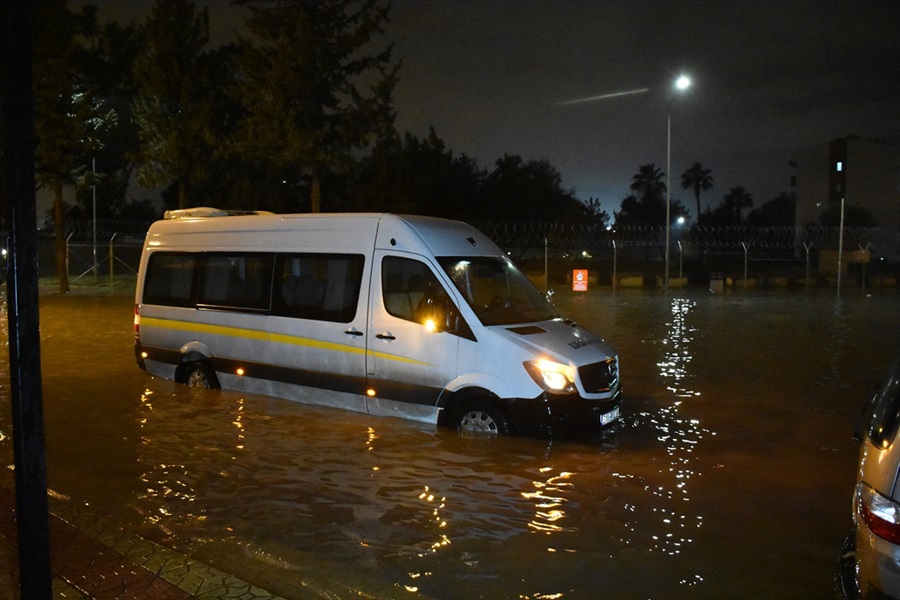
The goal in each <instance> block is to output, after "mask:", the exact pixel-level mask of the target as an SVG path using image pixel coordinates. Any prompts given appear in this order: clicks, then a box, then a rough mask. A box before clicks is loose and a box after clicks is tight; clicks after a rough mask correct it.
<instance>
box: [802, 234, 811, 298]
mask: <svg viewBox="0 0 900 600" xmlns="http://www.w3.org/2000/svg"><path fill="white" fill-rule="evenodd" d="M803 247H804V248H805V249H806V279H804V280H803V281H804V284H805V287H806V288H807V289H809V251H810V250H811V249H812V247H813V245H812V244H810V243H807V242H803Z"/></svg>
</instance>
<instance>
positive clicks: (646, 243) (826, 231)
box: [38, 219, 900, 250]
mask: <svg viewBox="0 0 900 600" xmlns="http://www.w3.org/2000/svg"><path fill="white" fill-rule="evenodd" d="M151 223H152V221H141V220H137V221H123V220H118V219H98V220H97V221H96V228H97V234H96V235H97V239H98V240H101V241H108V240H109V239H111V238H112V237H113V236H115V237H116V239H119V240H123V241H124V238H137V239H138V240H141V241H142V240H143V239H144V236H145V235H146V233H147V229H148V228H149V227H150V224H151ZM476 227H477V228H478V229H479V230H480V231H481V232H482V233H484V234H485V235H487V236H488V237H489V238H491V239H492V240H493V241H494V242H495V243H497V244H498V245H499V246H501V247H523V246H540V247H543V246H545V245H547V246H550V247H569V246H573V247H574V246H586V247H595V248H612V247H613V246H614V245H615V247H617V248H625V247H634V248H650V247H661V246H664V245H665V239H666V230H665V227H649V226H627V227H615V228H611V229H607V228H605V227H599V226H594V225H578V224H571V223H555V222H542V223H538V222H535V223H499V222H486V223H479V224H477V225H476ZM38 234H39V236H41V237H53V236H54V235H55V230H54V224H53V220H52V219H45V220H44V221H42V222H41V223H40V224H39V227H38ZM840 234H841V232H840V227H823V226H818V225H815V226H812V225H811V226H802V227H751V226H732V227H713V226H705V225H697V226H694V227H690V228H682V227H678V226H675V227H673V228H672V230H671V232H670V243H671V244H673V245H676V244H678V243H680V244H681V245H682V247H685V248H694V249H709V250H714V249H734V248H743V247H744V246H747V247H752V248H757V249H759V248H765V249H774V250H777V249H794V248H799V247H810V248H837V246H838V243H839V238H840ZM93 235H94V221H93V220H91V219H69V220H67V221H66V237H67V238H69V239H71V240H73V241H86V240H90V239H92V237H93ZM843 243H844V247H845V248H856V247H857V246H860V247H863V248H865V247H866V246H872V247H875V248H896V247H897V246H898V244H900V232H898V230H897V229H894V228H889V227H862V228H848V227H845V228H844V239H843Z"/></svg>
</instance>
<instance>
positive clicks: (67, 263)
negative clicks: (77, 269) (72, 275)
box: [63, 231, 75, 279]
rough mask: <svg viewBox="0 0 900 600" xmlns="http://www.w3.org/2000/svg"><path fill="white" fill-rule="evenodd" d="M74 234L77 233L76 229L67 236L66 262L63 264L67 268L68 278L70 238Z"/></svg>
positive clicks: (67, 275)
mask: <svg viewBox="0 0 900 600" xmlns="http://www.w3.org/2000/svg"><path fill="white" fill-rule="evenodd" d="M73 235H75V232H74V231H73V232H72V233H70V234H69V235H67V236H66V260H65V263H66V264H65V265H63V268H64V269H65V270H66V279H68V278H69V240H70V239H72V236H73Z"/></svg>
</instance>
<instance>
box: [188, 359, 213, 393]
mask: <svg viewBox="0 0 900 600" xmlns="http://www.w3.org/2000/svg"><path fill="white" fill-rule="evenodd" d="M184 382H185V383H186V384H187V385H189V386H191V387H200V388H207V389H213V390H215V389H219V380H218V379H217V378H216V373H215V371H213V370H212V368H211V367H210V366H209V365H208V364H207V363H205V362H200V361H198V362H192V363H190V364H188V365H187V366H186V367H185V368H184Z"/></svg>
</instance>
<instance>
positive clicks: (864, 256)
mask: <svg viewBox="0 0 900 600" xmlns="http://www.w3.org/2000/svg"><path fill="white" fill-rule="evenodd" d="M871 245H872V242H869V243H868V244H866V247H865V248H863V245H862V244H857V246H859V249H860V250H862V251H863V256H862V257H860V258H861V260H862V293H863V296H865V295H866V265H867V264H868V262H869V260H868V258H869V257H868V256H866V255H865V253H866V251H867V250H868V249H869V246H871Z"/></svg>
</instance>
